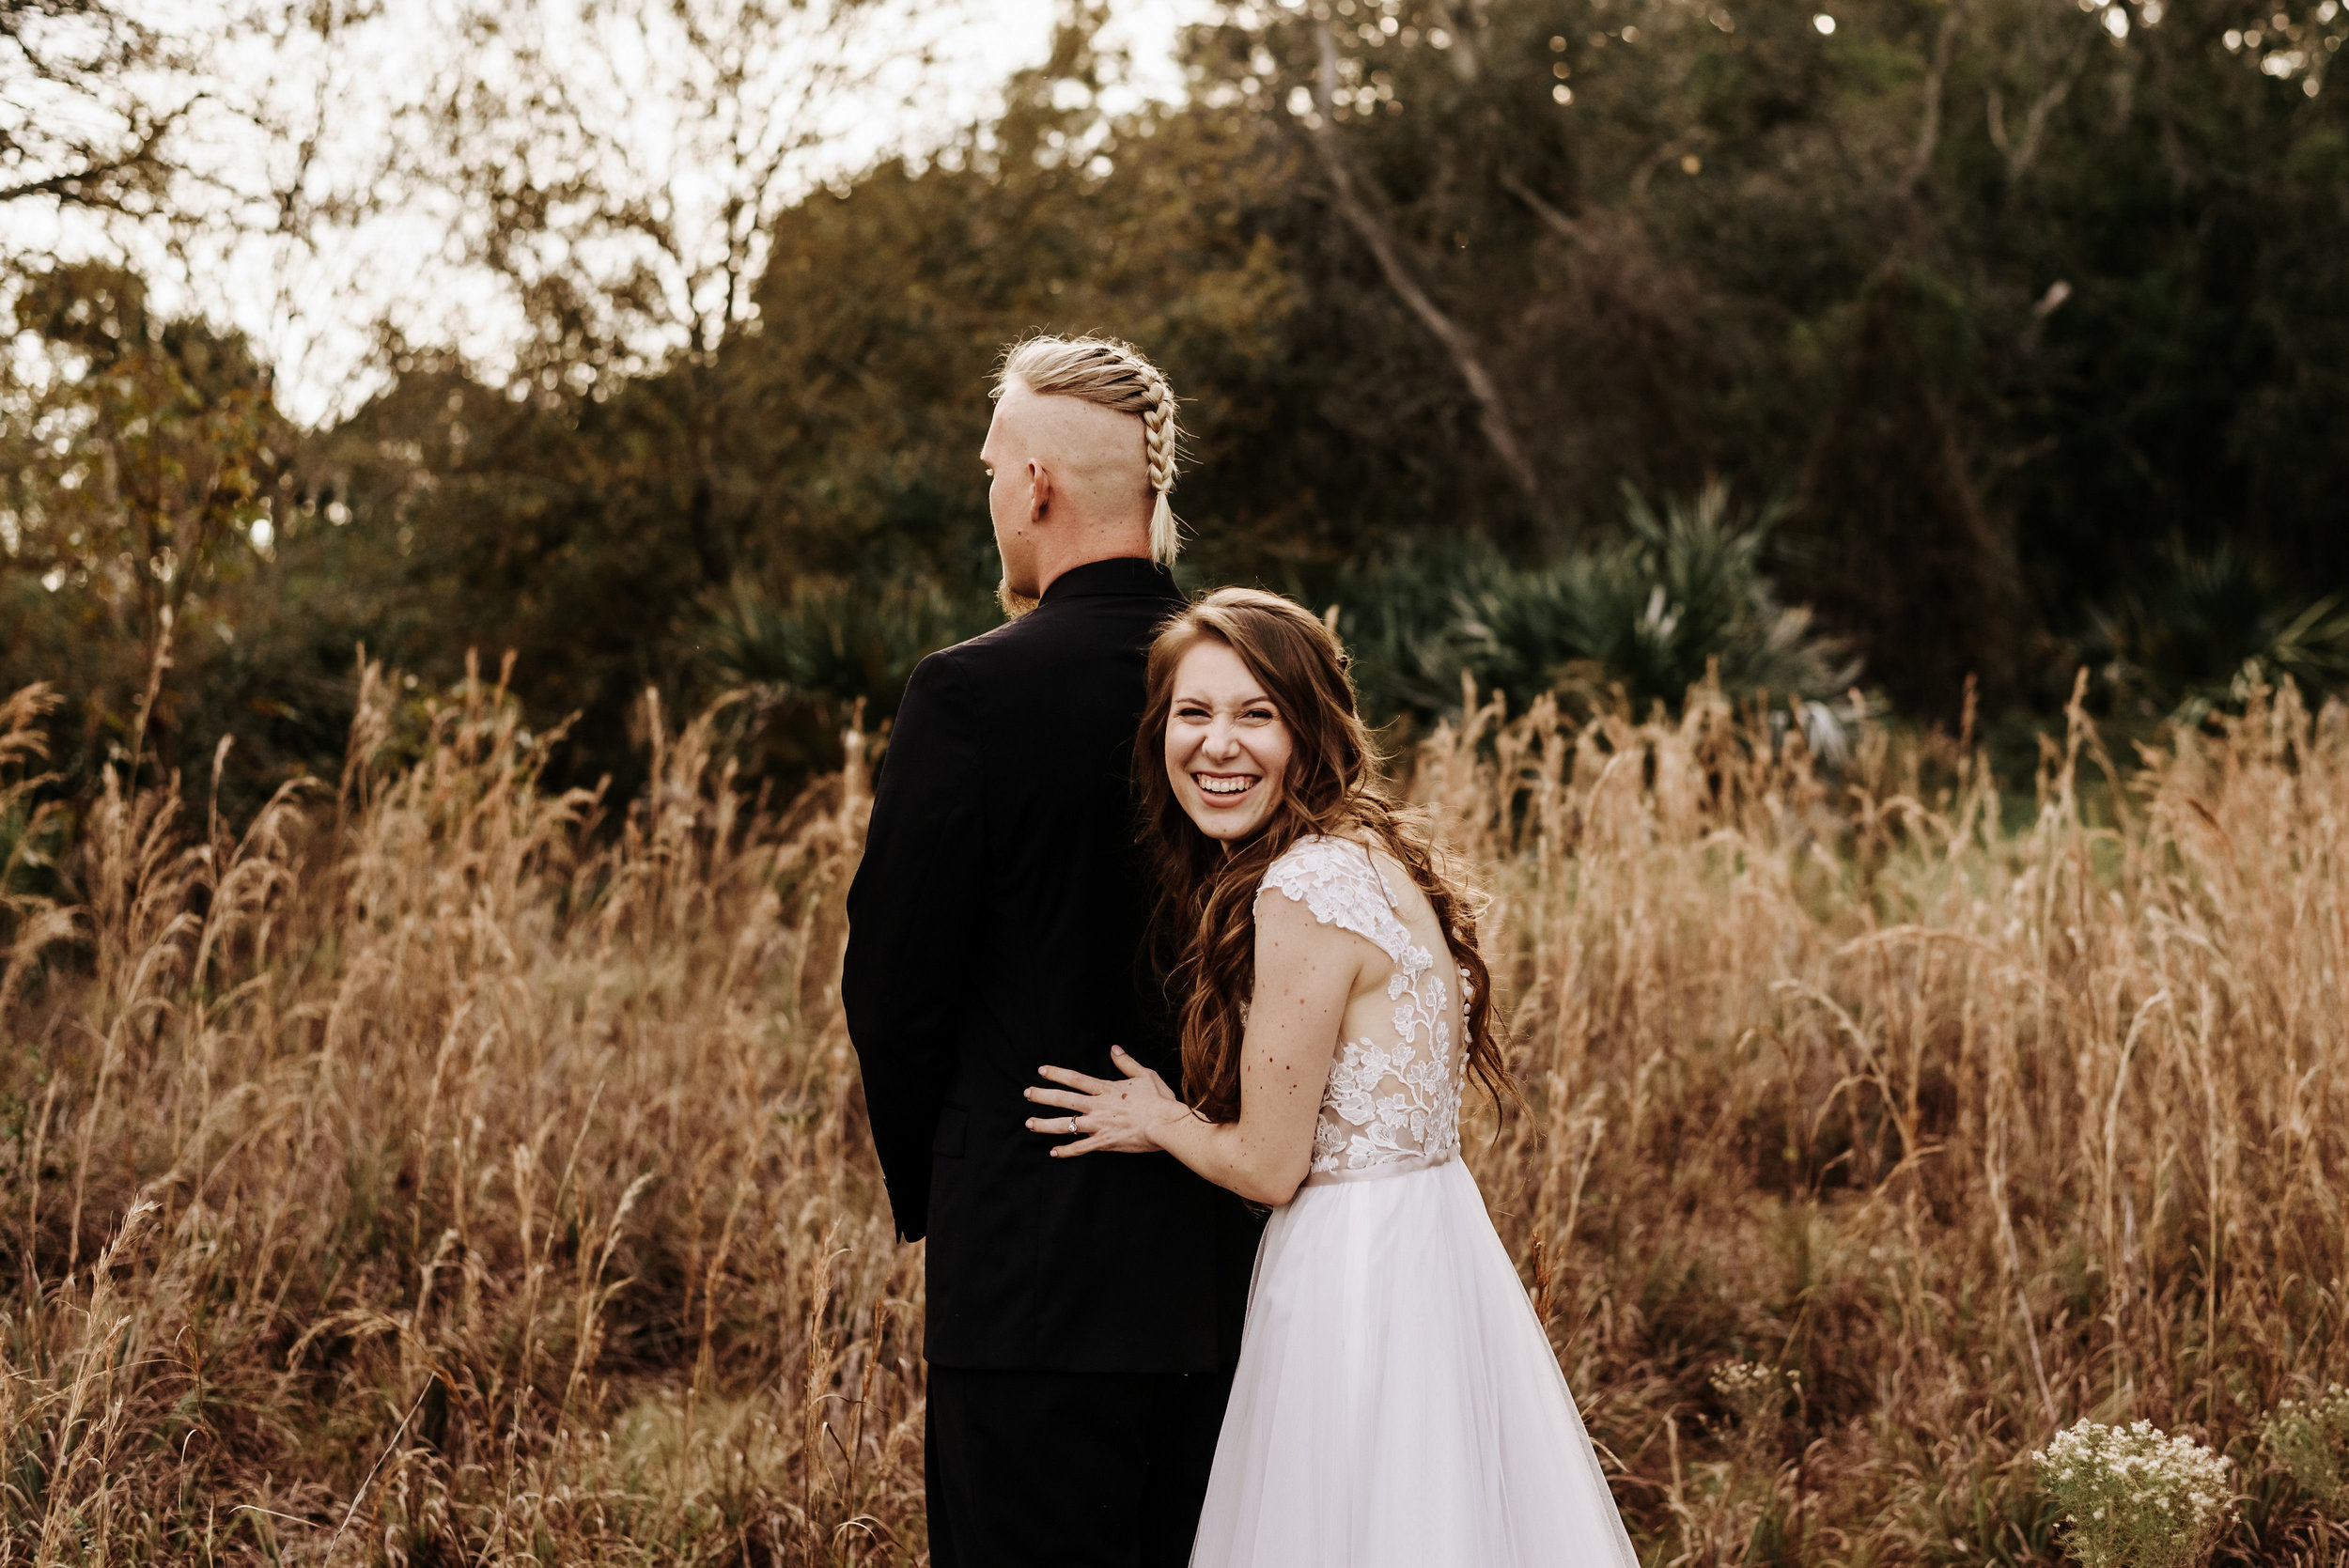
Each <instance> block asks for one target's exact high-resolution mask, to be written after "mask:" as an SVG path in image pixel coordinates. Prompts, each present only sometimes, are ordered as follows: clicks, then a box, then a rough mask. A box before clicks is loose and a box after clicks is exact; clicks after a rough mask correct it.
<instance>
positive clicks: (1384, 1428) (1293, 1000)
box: [1028, 588, 1638, 1568]
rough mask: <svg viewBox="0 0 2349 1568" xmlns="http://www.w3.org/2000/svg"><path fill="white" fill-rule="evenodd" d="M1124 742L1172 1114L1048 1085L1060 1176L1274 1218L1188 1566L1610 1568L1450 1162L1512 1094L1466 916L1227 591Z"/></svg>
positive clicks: (1066, 1074) (1515, 1301)
mask: <svg viewBox="0 0 2349 1568" xmlns="http://www.w3.org/2000/svg"><path fill="white" fill-rule="evenodd" d="M1143 713H1144V715H1145V721H1144V722H1143V729H1142V735H1141V737H1140V739H1139V740H1138V741H1137V743H1136V752H1135V776H1136V777H1137V778H1138V779H1139V780H1141V781H1142V788H1143V815H1144V829H1143V831H1144V835H1145V838H1146V839H1147V841H1148V842H1149V845H1150V847H1151V848H1152V850H1153V851H1154V853H1155V855H1156V857H1157V861H1158V869H1159V909H1158V927H1159V933H1160V936H1161V939H1162V945H1163V946H1164V947H1165V948H1166V949H1167V950H1169V951H1170V953H1172V954H1173V955H1174V961H1173V966H1172V972H1171V974H1170V976H1169V979H1170V983H1171V986H1172V988H1173V994H1174V995H1175V997H1177V998H1178V999H1179V1002H1180V1017H1181V1026H1182V1060H1183V1081H1184V1084H1185V1086H1186V1087H1187V1088H1188V1089H1189V1090H1190V1095H1191V1097H1190V1102H1189V1103H1188V1104H1186V1103H1185V1102H1184V1100H1182V1099H1181V1098H1178V1097H1177V1096H1176V1095H1175V1094H1174V1092H1173V1091H1172V1090H1170V1089H1169V1088H1168V1087H1167V1085H1166V1083H1165V1082H1164V1081H1163V1080H1162V1079H1159V1076H1158V1075H1157V1074H1156V1073H1153V1072H1151V1071H1149V1070H1148V1069H1146V1068H1144V1067H1143V1066H1142V1065H1141V1063H1138V1062H1136V1061H1134V1060H1133V1058H1131V1057H1130V1056H1128V1055H1127V1054H1125V1052H1124V1051H1122V1050H1120V1051H1118V1052H1116V1053H1115V1055H1114V1056H1113V1058H1112V1060H1114V1062H1115V1063H1116V1064H1117V1067H1118V1069H1119V1071H1120V1072H1122V1073H1123V1074H1125V1075H1126V1077H1125V1079H1123V1080H1122V1081H1109V1080H1104V1079H1093V1078H1088V1077H1086V1076H1085V1075H1083V1074H1081V1073H1075V1072H1070V1071H1068V1070H1066V1069H1065V1068H1059V1067H1046V1068H1043V1069H1042V1076H1043V1077H1044V1078H1046V1079H1050V1081H1051V1082H1052V1083H1053V1084H1054V1085H1057V1087H1054V1088H1040V1087H1039V1088H1033V1089H1031V1090H1029V1091H1028V1097H1029V1098H1030V1099H1031V1100H1033V1101H1035V1102H1037V1103H1038V1104H1040V1105H1043V1106H1048V1107H1052V1108H1055V1109H1057V1110H1059V1111H1061V1112H1063V1113H1062V1114H1059V1115H1048V1116H1036V1117H1032V1118H1030V1119H1029V1122H1028V1126H1030V1127H1031V1128H1033V1129H1034V1130H1035V1131H1037V1132H1039V1133H1045V1134H1051V1135H1060V1136H1066V1135H1070V1134H1074V1135H1076V1139H1077V1141H1073V1142H1066V1143H1061V1144H1058V1145H1055V1146H1054V1147H1053V1149H1052V1151H1051V1152H1052V1154H1053V1155H1054V1156H1055V1157H1061V1158H1079V1157H1084V1156H1087V1155H1092V1154H1097V1153H1105V1152H1111V1151H1116V1152H1121V1153H1145V1152H1149V1151H1153V1150H1164V1151H1166V1152H1167V1153H1169V1154H1172V1155H1173V1156H1174V1157H1175V1158H1177V1159H1179V1160H1181V1161H1182V1162H1183V1163H1184V1164H1185V1165H1188V1166H1190V1168H1191V1169H1192V1170H1194V1171H1196V1172H1199V1173H1200V1174H1202V1175H1204V1176H1206V1178H1207V1179H1209V1180H1210V1181H1214V1182H1217V1183H1219V1184H1221V1185H1222V1186H1224V1187H1227V1188H1231V1189H1232V1190H1233V1191H1235V1192H1237V1193H1239V1194H1240V1195H1241V1196H1243V1197H1245V1198H1248V1199H1250V1200H1252V1201H1253V1202H1255V1203H1264V1204H1267V1205H1269V1206H1270V1207H1272V1208H1273V1209H1274V1211H1275V1212H1274V1214H1273V1216H1272V1219H1271V1221H1270V1223H1269V1224H1268V1226H1267V1227H1266V1230H1265V1235H1264V1242H1263V1246H1262V1250H1260V1251H1259V1252H1258V1253H1257V1258H1256V1273H1255V1281H1254V1283H1253V1285H1252V1287H1251V1291H1250V1295H1249V1301H1248V1324H1247V1329H1246V1333H1245V1337H1244V1339H1243V1341H1242V1345H1241V1350H1240V1361H1239V1369H1238V1372H1237V1374H1236V1376H1235V1379H1234V1382H1233V1386H1232V1397H1231V1404H1230V1405H1229V1406H1228V1408H1227V1411H1226V1414H1225V1416H1224V1421H1223V1432H1222V1436H1221V1440H1220V1441H1219V1443H1218V1445H1217V1448H1216V1453H1215V1467H1214V1473H1213V1476H1212V1479H1211V1480H1210V1481H1209V1482H1208V1485H1207V1498H1206V1508H1205V1510H1204V1512H1203V1514H1202V1515H1201V1517H1200V1522H1199V1533H1198V1536H1197V1538H1196V1540H1195V1542H1194V1544H1193V1545H1192V1548H1191V1562H1192V1564H1193V1565H1194V1568H1385V1565H1393V1568H1407V1565H1408V1568H1443V1565H1447V1564H1457V1565H1459V1568H1536V1565H1541V1568H1550V1565H1559V1564H1571V1565H1593V1568H1595V1565H1602V1564H1603V1565H1606V1568H1635V1565H1636V1564H1637V1562H1638V1559H1637V1558H1636V1557H1635V1556H1634V1555H1633V1553H1632V1550H1631V1543H1630V1540H1629V1538H1628V1537H1627V1536H1626V1534H1625V1533H1624V1528H1623V1523H1622V1520H1621V1519H1620V1518H1619V1517H1618V1516H1617V1514H1616V1512H1615V1505H1614V1500H1613V1498H1611V1497H1610V1495H1609V1492H1608V1489H1607V1483H1606V1479H1605V1477H1604V1476H1603V1474H1602V1473H1601V1472H1600V1470H1599V1467H1598V1462H1597V1458H1596V1456H1595V1454H1594V1453H1593V1452H1592V1449H1591V1442H1590V1438H1589V1437H1588V1436H1586V1435H1585V1434H1584V1432H1583V1430H1582V1422H1581V1420H1580V1418H1579V1415H1578V1414H1577V1413H1576V1410H1575V1406H1574V1401H1573V1397H1572V1396H1571V1395H1570V1394H1569V1393H1568V1392H1567V1389H1566V1384H1565V1379H1564V1377H1563V1375H1562V1374H1560V1372H1559V1370H1558V1362H1557V1358H1556V1357H1555V1355H1554V1354H1553V1353H1552V1351H1551V1349H1550V1346H1549V1341H1548V1335H1547V1334H1546V1333H1545V1332H1544V1330H1543V1328H1542V1326H1541V1324H1540V1323H1539V1321H1538V1320H1536V1318H1535V1317H1534V1314H1533V1311H1532V1304H1531V1303H1530V1302H1529V1301H1528V1300H1527V1298H1526V1294H1525V1289H1524V1286H1523V1285H1522V1284H1521V1283H1520V1282H1519V1281H1518V1279H1517V1270H1516V1268H1515V1267H1514V1265H1512V1264H1511V1263H1510V1260H1509V1256H1508V1253H1507V1251H1506V1250H1505V1249H1503V1247H1502V1246H1501V1239H1500V1237H1499V1236H1498V1235H1496V1234H1494V1232H1493V1227H1492V1221H1491V1220H1490V1219H1488V1218H1486V1213H1485V1205H1484V1200H1483V1198H1482V1196H1481V1195H1480V1194H1479V1193H1478V1191H1477V1188H1476V1182H1475V1179H1474V1178H1473V1177H1471V1176H1470V1174H1469V1172H1468V1168H1467V1167H1466V1166H1465V1165H1463V1164H1462V1163H1461V1162H1460V1159H1459V1157H1458V1156H1459V1147H1460V1126H1459V1116H1460V1096H1461V1093H1462V1089H1463V1085H1464V1080H1465V1079H1467V1078H1468V1077H1470V1076H1473V1077H1474V1078H1475V1079H1477V1080H1478V1082H1479V1083H1480V1085H1482V1086H1483V1087H1484V1088H1485V1089H1486V1091H1488V1092H1491V1093H1495V1094H1504V1093H1510V1092H1512V1086H1511V1085H1510V1084H1509V1081H1508V1076H1507V1068H1506V1066H1505V1065H1504V1063H1502V1060H1501V1050H1500V1046H1499V1042H1498V1041H1497V1039H1496V1038H1495V1023H1494V1019H1493V1017H1492V997H1491V987H1490V986H1489V984H1488V981H1487V975H1486V967H1485V962H1484V960H1483V959H1482V958H1481V957H1480V956H1479V955H1478V954H1477V951H1476V932H1475V924H1474V920H1473V917H1472V916H1471V914H1470V911H1469V908H1468V907H1467V900H1466V899H1465V897H1464V896H1463V893H1462V892H1461V890H1460V888H1459V887H1458V886H1457V885H1456V884H1455V882H1453V881H1452V880H1451V879H1450V878H1449V877H1447V876H1446V874H1445V872H1444V871H1443V869H1441V868H1440V866H1439V863H1438V861H1437V858H1436V856H1435V854H1434V853H1433V851H1432V849H1431V846H1429V844H1428V843H1427V841H1426V839H1425V838H1424V837H1423V835H1422V834H1421V833H1420V832H1419V831H1417V830H1416V829H1415V827H1414V826H1413V825H1412V824H1411V823H1410V822H1409V821H1408V819H1407V818H1406V817H1405V816H1404V815H1403V814H1402V813H1400V812H1399V811H1398V810H1397V809H1396V807H1395V806H1394V805H1393V804H1392V803H1391V802H1390V800H1388V798H1387V797H1386V795H1385V794H1384V793H1383V792H1382V791H1381V789H1380V788H1379V786H1378V784H1377V780H1376V778H1375V776H1374V766H1375V760H1376V759H1375V757H1374V755H1373V753H1372V749H1371V744H1370V737H1369V734H1368V732H1367V731H1366V730H1365V728H1364V727H1363V725H1362V722H1361V718H1360V716H1359V715H1358V714H1357V713H1356V711H1355V706H1354V694H1353V689H1352V686H1351V684H1350V683H1349V681H1348V679H1347V676H1346V657H1345V655H1344V654H1342V653H1341V652H1340V651H1339V649H1338V645H1337V643H1336V640H1335V639H1334V638H1333V637H1332V636H1331V635H1330V632H1329V630H1328V629H1326V628H1324V627H1323V625H1322V623H1321V622H1320V621H1319V620H1318V619H1316V618H1315V616H1314V615H1312V614H1310V613H1307V612H1306V611H1304V610H1302V609H1300V608H1299V606H1297V605H1295V604H1293V603H1291V602H1290V601H1289V600H1287V599H1284V598H1279V597H1277V596H1275V595H1272V594H1265V593H1258V592H1256V591H1254V590H1252V589H1244V588H1226V589H1224V590H1222V591H1221V592H1219V593H1216V594H1212V595H1209V596H1208V597H1207V598H1205V599H1202V600H1200V601H1199V602H1198V603H1196V604H1194V605H1192V606H1190V608H1189V609H1187V610H1185V611H1183V612H1182V613H1179V614H1177V615H1175V617H1174V618H1173V619H1172V620H1170V621H1169V622H1168V623H1167V625H1166V626H1165V628H1164V629H1162V630H1161V631H1160V632H1159V635H1158V638H1157V640H1156V641H1155V642H1154V644H1152V646H1151V649H1150V657H1149V666H1148V698H1147V703H1146V706H1145V707H1144V709H1143Z"/></svg>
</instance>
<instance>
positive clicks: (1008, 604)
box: [995, 574, 1043, 621]
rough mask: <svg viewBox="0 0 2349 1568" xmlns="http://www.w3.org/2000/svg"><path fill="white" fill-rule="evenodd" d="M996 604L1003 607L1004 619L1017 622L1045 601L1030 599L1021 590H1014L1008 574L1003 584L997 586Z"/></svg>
mask: <svg viewBox="0 0 2349 1568" xmlns="http://www.w3.org/2000/svg"><path fill="white" fill-rule="evenodd" d="M995 602H996V603H998V604H1000V605H1002V606H1003V619H1005V620H1007V621H1016V620H1018V619H1019V617H1020V616H1022V615H1024V614H1026V613H1028V612H1029V611H1031V610H1033V609H1034V608H1035V607H1036V606H1037V605H1038V604H1041V603H1042V602H1043V600H1041V599H1034V598H1029V597H1028V596H1027V595H1025V594H1023V593H1021V592H1020V591H1019V589H1017V588H1014V587H1013V586H1012V585H1011V578H1010V576H1009V575H1008V574H1006V575H1005V576H1004V578H1003V581H1002V582H998V583H996V584H995Z"/></svg>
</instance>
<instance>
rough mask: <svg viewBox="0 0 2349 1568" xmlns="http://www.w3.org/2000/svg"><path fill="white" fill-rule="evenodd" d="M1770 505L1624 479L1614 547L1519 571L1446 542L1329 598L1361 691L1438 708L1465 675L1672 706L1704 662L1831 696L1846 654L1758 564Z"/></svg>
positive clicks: (1773, 512)
mask: <svg viewBox="0 0 2349 1568" xmlns="http://www.w3.org/2000/svg"><path fill="white" fill-rule="evenodd" d="M1778 517H1779V512H1778V509H1777V508H1775V507H1769V508H1765V509H1764V510H1763V511H1762V512H1761V513H1760V514H1758V515H1757V516H1754V517H1752V518H1750V519H1745V518H1739V517H1738V516H1736V515H1735V513H1734V512H1733V511H1732V509H1731V506H1730V502H1729V493H1728V490H1727V489H1726V488H1725V487H1723V486H1720V485H1710V486H1707V487H1706V488H1705V489H1704V490H1703V492H1701V493H1700V494H1699V495H1698V496H1697V497H1696V498H1695V500H1694V501H1693V502H1687V503H1683V502H1680V501H1668V502H1667V503H1666V504H1665V505H1664V507H1663V509H1662V510H1661V511H1660V512H1659V511H1658V510H1657V508H1656V507H1655V506H1653V505H1650V504H1649V503H1648V501H1647V499H1646V498H1645V497H1643V496H1642V495H1641V494H1640V493H1639V492H1638V491H1637V490H1635V489H1630V488H1628V487H1626V490H1625V520H1626V523H1627V524H1628V533H1627V536H1626V537H1625V538H1624V539H1622V540H1621V541H1620V542H1619V543H1616V544H1613V545H1610V546H1607V547H1603V548H1601V549H1598V550H1595V551H1588V552H1583V553H1578V554H1574V555H1569V556H1567V557H1565V558H1564V559H1563V560H1560V561H1557V562H1555V563H1552V564H1551V565H1548V566H1545V567H1532V568H1524V567H1512V566H1510V565H1509V564H1508V563H1507V562H1505V561H1504V560H1503V559H1502V558H1501V555H1500V554H1499V552H1498V551H1494V550H1492V549H1491V548H1490V547H1489V546H1485V545H1479V544H1474V543H1452V544H1448V545H1445V546H1442V547H1439V548H1436V549H1431V550H1425V551H1421V552H1419V553H1417V554H1415V555H1412V556H1409V557H1405V558H1398V559H1397V560H1395V561H1392V562H1390V563H1389V564H1388V565H1387V566H1386V567H1384V568H1383V569H1381V570H1378V571H1375V572H1361V573H1357V574H1355V575H1354V577H1353V578H1352V579H1351V580H1350V581H1344V582H1341V584H1340V591H1339V598H1338V602H1339V604H1340V605H1341V606H1342V627H1341V630H1342V634H1343V635H1345V636H1346V640H1347V642H1348V644H1349V646H1350V647H1351V648H1352V650H1353V652H1354V655H1355V658H1356V660H1357V670H1358V678H1359V680H1360V682H1361V687H1362V695H1363V700H1364V704H1365V706H1368V707H1370V708H1371V709H1372V710H1373V711H1374V712H1377V713H1381V714H1392V713H1402V712H1419V713H1423V714H1432V713H1436V712H1440V711H1442V710H1443V709H1444V708H1446V707H1449V706H1451V705H1452V704H1454V703H1455V702H1456V701H1457V700H1458V697H1459V691H1460V676H1461V675H1463V674H1466V675H1472V676H1473V677H1475V679H1476V681H1477V683H1478V684H1479V685H1480V686H1482V687H1485V688H1487V689H1497V690H1500V691H1505V692H1507V693H1508V695H1509V697H1510V699H1511V701H1512V703H1513V704H1514V705H1517V706H1520V707H1521V706H1523V705H1525V704H1527V703H1530V702H1531V701H1532V699H1533V698H1534V697H1536V696H1538V695H1540V694H1541V693H1543V692H1546V691H1558V690H1561V689H1565V690H1570V691H1579V692H1581V693H1583V694H1585V695H1587V696H1590V697H1593V698H1597V697H1599V696H1601V695H1602V694H1604V693H1607V692H1608V691H1610V689H1612V688H1618V687H1619V688H1621V690H1622V691H1623V693H1624V695H1625V697H1626V699H1627V700H1629V701H1630V702H1631V703H1632V704H1633V705H1634V706H1635V707H1637V708H1639V709H1642V710H1644V709H1645V708H1646V707H1647V706H1649V705H1650V704H1652V703H1657V702H1662V703H1665V704H1667V705H1671V704H1673V703H1677V702H1678V701H1680V699H1681V698H1682V697H1683V696H1685V695H1686V694H1687V692H1688V688H1689V687H1691V686H1693V685H1695V684H1696V683H1697V682H1699V681H1701V680H1703V679H1704V678H1705V675H1706V674H1707V672H1708V670H1718V672H1719V679H1720V682H1721V685H1722V686H1723V688H1724V689H1726V690H1728V691H1732V692H1735V693H1738V694H1740V695H1742V694H1745V693H1749V692H1755V691H1766V692H1769V693H1772V694H1773V695H1776V696H1782V697H1797V698H1810V699H1817V698H1821V697H1827V696H1830V695H1833V694H1836V693H1838V692H1840V691H1843V690H1844V689H1845V688H1847V687H1848V686H1849V685H1850V684H1851V682H1852V680H1853V679H1854V677H1855V676H1856V675H1858V673H1859V666H1858V664H1857V662H1856V661H1855V660H1851V659H1849V658H1848V657H1847V656H1846V655H1845V653H1844V651H1843V648H1842V646H1841V645H1840V644H1837V643H1836V642H1834V641H1833V640H1832V639H1829V638H1828V637H1825V636H1823V635H1821V634H1820V633H1819V632H1818V631H1817V630H1816V629H1814V628H1813V626H1812V618H1811V612H1810V611H1809V610H1807V609H1802V608H1799V607H1790V606H1787V605H1784V604H1781V602H1780V601H1779V598H1778V594H1777V590H1776V589H1775V588H1774V587H1773V586H1772V584H1771V582H1770V580H1769V577H1768V575H1767V574H1766V572H1765V571H1764V569H1763V564H1762V555H1763V550H1764V547H1765V546H1766V543H1767V542H1768V538H1769V534H1770V530H1771V528H1772V527H1773V526H1774V525H1775V524H1776V522H1777V521H1778Z"/></svg>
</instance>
